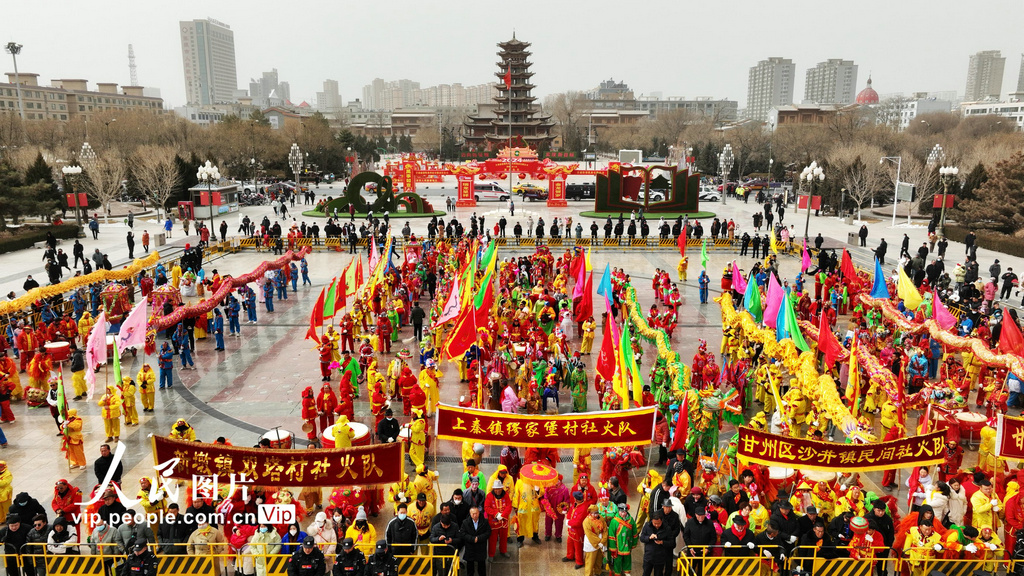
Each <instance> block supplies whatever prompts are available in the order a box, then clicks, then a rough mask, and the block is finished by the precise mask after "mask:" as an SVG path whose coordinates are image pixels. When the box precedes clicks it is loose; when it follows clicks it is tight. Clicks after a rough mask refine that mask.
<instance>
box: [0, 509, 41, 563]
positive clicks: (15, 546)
mask: <svg viewBox="0 0 1024 576" xmlns="http://www.w3.org/2000/svg"><path fill="white" fill-rule="evenodd" d="M31 529H32V527H31V526H29V524H28V522H22V521H21V517H20V516H18V515H17V514H11V513H8V514H7V527H6V528H3V529H0V542H2V543H3V545H4V553H5V554H21V553H22V552H23V550H22V546H24V545H25V542H27V541H28V533H29V530H31ZM35 553H37V554H41V552H39V551H38V550H37V551H36V552H35ZM4 562H5V563H6V564H7V576H18V562H17V558H14V557H11V558H10V559H5V560H4Z"/></svg>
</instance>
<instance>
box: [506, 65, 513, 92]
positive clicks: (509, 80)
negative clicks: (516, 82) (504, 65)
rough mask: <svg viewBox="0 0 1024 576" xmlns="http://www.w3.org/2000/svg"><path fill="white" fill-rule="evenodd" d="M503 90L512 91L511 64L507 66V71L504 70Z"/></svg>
mask: <svg viewBox="0 0 1024 576" xmlns="http://www.w3.org/2000/svg"><path fill="white" fill-rule="evenodd" d="M505 88H508V89H509V90H511V89H512V64H509V65H508V69H507V70H505Z"/></svg>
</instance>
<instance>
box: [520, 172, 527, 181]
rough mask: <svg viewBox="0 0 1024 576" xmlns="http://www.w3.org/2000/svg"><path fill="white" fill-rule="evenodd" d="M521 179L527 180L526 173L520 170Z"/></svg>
mask: <svg viewBox="0 0 1024 576" xmlns="http://www.w3.org/2000/svg"><path fill="white" fill-rule="evenodd" d="M519 179H520V180H526V173H525V172H520V173H519Z"/></svg>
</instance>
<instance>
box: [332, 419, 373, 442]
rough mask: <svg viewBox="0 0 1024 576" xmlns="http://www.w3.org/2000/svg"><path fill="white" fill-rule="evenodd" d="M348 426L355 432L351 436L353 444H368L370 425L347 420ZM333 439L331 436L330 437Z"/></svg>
mask: <svg viewBox="0 0 1024 576" xmlns="http://www.w3.org/2000/svg"><path fill="white" fill-rule="evenodd" d="M348 425H349V427H350V428H352V431H353V432H355V434H356V435H355V436H354V437H353V438H352V445H353V446H369V445H370V427H369V426H367V425H366V424H360V423H359V422H349V423H348ZM332 441H333V438H332Z"/></svg>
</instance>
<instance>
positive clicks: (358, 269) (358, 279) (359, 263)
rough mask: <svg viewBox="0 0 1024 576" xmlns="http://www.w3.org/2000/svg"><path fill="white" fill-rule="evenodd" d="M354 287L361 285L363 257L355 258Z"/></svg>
mask: <svg viewBox="0 0 1024 576" xmlns="http://www.w3.org/2000/svg"><path fill="white" fill-rule="evenodd" d="M356 285H357V286H362V285H363V257H362V256H357V257H356Z"/></svg>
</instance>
